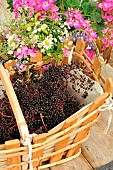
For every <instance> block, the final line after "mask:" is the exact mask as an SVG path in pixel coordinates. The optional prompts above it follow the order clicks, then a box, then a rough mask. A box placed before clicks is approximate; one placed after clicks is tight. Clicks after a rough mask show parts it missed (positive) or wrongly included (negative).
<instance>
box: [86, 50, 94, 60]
mask: <svg viewBox="0 0 113 170" xmlns="http://www.w3.org/2000/svg"><path fill="white" fill-rule="evenodd" d="M85 53H86V55H87V56H88V57H89V58H90V59H91V60H92V59H93V58H94V57H95V56H96V54H95V51H94V50H91V49H86V50H85Z"/></svg>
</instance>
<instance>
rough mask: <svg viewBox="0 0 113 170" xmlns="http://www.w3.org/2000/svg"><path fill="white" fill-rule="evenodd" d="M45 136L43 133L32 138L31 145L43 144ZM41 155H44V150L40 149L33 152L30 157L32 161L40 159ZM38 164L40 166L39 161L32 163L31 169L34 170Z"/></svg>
mask: <svg viewBox="0 0 113 170" xmlns="http://www.w3.org/2000/svg"><path fill="white" fill-rule="evenodd" d="M46 136H47V134H46V133H43V134H40V135H37V136H35V137H34V138H33V143H34V144H38V143H42V142H44V141H45V140H46ZM43 153H44V149H41V150H39V151H36V152H34V153H33V156H32V159H36V158H40V157H41V156H42V155H43ZM39 164H40V162H39V161H37V162H34V163H33V167H34V168H35V167H37V166H38V165H39Z"/></svg>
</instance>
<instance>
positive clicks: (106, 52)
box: [103, 46, 112, 63]
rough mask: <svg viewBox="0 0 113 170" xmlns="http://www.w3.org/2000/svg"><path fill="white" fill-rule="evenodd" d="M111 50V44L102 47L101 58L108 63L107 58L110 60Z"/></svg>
mask: <svg viewBox="0 0 113 170" xmlns="http://www.w3.org/2000/svg"><path fill="white" fill-rule="evenodd" d="M111 52H112V47H111V46H109V47H108V48H105V49H104V52H103V58H104V60H105V61H106V63H108V62H109V60H110V56H111Z"/></svg>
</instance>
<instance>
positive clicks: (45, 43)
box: [43, 38, 53, 50]
mask: <svg viewBox="0 0 113 170" xmlns="http://www.w3.org/2000/svg"><path fill="white" fill-rule="evenodd" d="M52 45H53V42H52V41H51V39H48V38H46V39H45V40H44V41H43V46H44V48H45V49H46V50H48V49H50V48H51V47H52Z"/></svg>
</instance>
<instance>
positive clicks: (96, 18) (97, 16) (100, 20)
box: [91, 11, 102, 23]
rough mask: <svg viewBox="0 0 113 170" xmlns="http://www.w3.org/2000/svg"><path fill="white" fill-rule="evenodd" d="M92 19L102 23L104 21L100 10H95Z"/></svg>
mask: <svg viewBox="0 0 113 170" xmlns="http://www.w3.org/2000/svg"><path fill="white" fill-rule="evenodd" d="M91 21H94V22H97V23H100V22H102V16H101V14H100V13H99V12H95V11H94V12H93V13H92V16H91Z"/></svg>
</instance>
